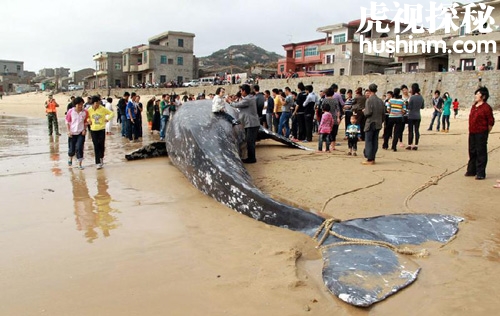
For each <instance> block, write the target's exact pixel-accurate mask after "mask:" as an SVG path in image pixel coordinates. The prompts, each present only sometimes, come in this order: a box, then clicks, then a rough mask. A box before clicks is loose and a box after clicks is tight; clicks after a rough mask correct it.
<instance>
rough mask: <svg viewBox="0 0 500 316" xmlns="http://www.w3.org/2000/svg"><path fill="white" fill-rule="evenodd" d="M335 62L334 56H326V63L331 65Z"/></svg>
mask: <svg viewBox="0 0 500 316" xmlns="http://www.w3.org/2000/svg"><path fill="white" fill-rule="evenodd" d="M334 62H335V55H326V63H327V64H333V63H334Z"/></svg>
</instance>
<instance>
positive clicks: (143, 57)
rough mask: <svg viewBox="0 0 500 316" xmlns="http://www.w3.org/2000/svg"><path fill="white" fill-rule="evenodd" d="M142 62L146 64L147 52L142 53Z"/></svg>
mask: <svg viewBox="0 0 500 316" xmlns="http://www.w3.org/2000/svg"><path fill="white" fill-rule="evenodd" d="M142 60H144V63H147V62H148V52H147V51H146V52H144V53H142Z"/></svg>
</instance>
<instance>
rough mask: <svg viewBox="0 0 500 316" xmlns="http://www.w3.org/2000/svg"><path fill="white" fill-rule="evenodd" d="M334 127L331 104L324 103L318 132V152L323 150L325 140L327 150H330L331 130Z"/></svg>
mask: <svg viewBox="0 0 500 316" xmlns="http://www.w3.org/2000/svg"><path fill="white" fill-rule="evenodd" d="M332 128H333V116H332V114H331V113H330V105H329V104H324V105H323V115H322V116H321V122H320V123H319V128H318V134H319V141H318V152H323V142H325V143H326V152H327V153H329V152H330V132H331V131H332Z"/></svg>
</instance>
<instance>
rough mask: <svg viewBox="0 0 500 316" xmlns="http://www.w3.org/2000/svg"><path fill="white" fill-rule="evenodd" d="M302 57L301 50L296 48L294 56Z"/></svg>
mask: <svg viewBox="0 0 500 316" xmlns="http://www.w3.org/2000/svg"><path fill="white" fill-rule="evenodd" d="M301 57H302V50H301V49H297V50H296V51H295V58H301Z"/></svg>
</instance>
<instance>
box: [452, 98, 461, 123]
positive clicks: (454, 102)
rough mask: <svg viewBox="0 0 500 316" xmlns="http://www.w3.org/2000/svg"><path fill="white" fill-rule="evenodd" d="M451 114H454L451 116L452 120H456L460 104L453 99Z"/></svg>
mask: <svg viewBox="0 0 500 316" xmlns="http://www.w3.org/2000/svg"><path fill="white" fill-rule="evenodd" d="M452 104H453V112H455V115H454V116H453V118H457V115H458V105H459V104H460V103H458V99H455V101H453V103H452Z"/></svg>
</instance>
